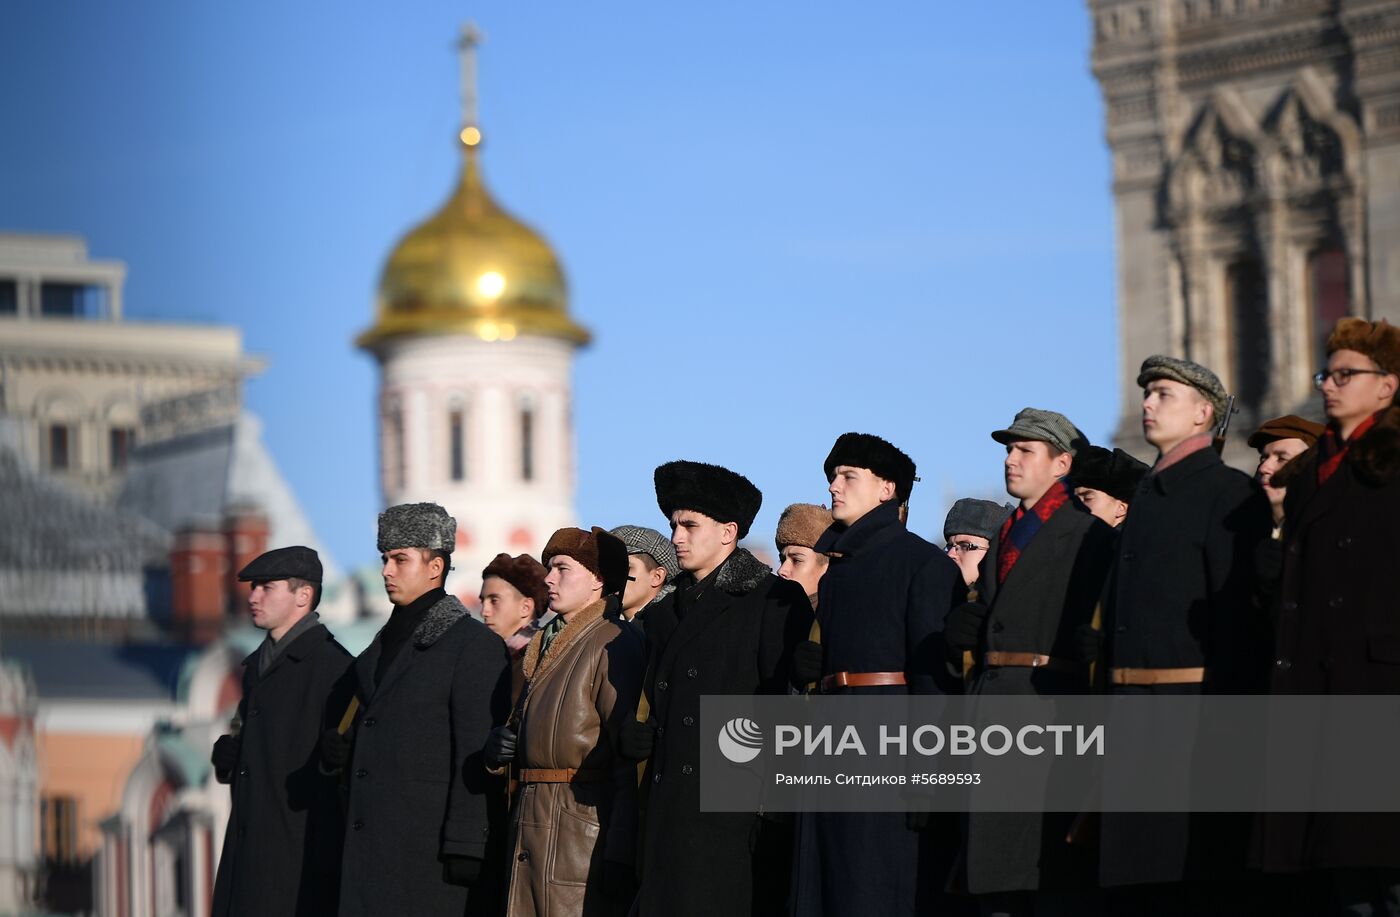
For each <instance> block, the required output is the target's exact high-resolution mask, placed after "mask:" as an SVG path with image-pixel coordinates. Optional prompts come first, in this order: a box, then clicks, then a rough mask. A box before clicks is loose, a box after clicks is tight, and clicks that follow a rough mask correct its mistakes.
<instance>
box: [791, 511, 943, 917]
mask: <svg viewBox="0 0 1400 917" xmlns="http://www.w3.org/2000/svg"><path fill="white" fill-rule="evenodd" d="M816 550H818V551H822V552H830V553H831V554H832V559H831V563H830V565H829V566H828V567H827V571H826V573H825V574H824V575H823V576H822V579H821V583H820V584H819V585H818V587H817V596H818V605H817V607H818V619H819V620H820V622H821V629H822V630H821V632H822V647H823V650H824V652H823V663H822V673H823V674H825V675H829V674H833V673H835V672H904V673H905V678H906V679H907V681H908V685H907V687H905V686H897V685H892V686H881V687H868V688H846V689H843V690H844V691H845V693H848V694H909V693H912V694H946V693H960V692H961V690H962V683H961V681H960V680H959V679H958V678H957V677H956V676H954V675H953V674H952V673H951V672H950V671H949V670H948V667H947V665H946V663H945V661H944V660H945V657H946V652H945V649H944V644H943V619H944V618H945V617H947V615H948V611H949V610H950V609H951V608H952V607H953V606H954V605H955V604H960V603H961V602H962V601H963V600H964V598H965V596H966V592H967V590H966V587H965V586H964V585H963V580H962V574H961V572H960V571H959V570H958V565H957V564H955V563H954V562H953V561H951V560H949V559H948V556H947V555H946V554H945V553H944V552H943V551H941V550H939V549H938V548H936V547H935V546H933V545H931V544H929V543H928V542H927V541H924V540H923V539H922V538H920V537H919V536H918V535H915V534H913V533H912V532H910V531H908V530H907V529H906V528H905V527H904V525H903V524H902V523H901V522H900V521H899V515H898V507H897V506H895V504H894V503H893V502H890V503H882V504H881V505H880V506H878V507H876V508H875V509H873V510H871V511H870V512H868V513H866V514H865V515H864V516H863V517H861V518H860V519H858V520H857V521H856V522H854V523H853V524H851V525H850V526H849V527H843V526H839V525H838V526H832V527H831V528H830V529H828V530H827V532H826V534H824V535H823V536H822V537H821V539H819V540H818V542H817V545H816ZM956 830H957V826H956V821H955V820H954V819H952V818H950V817H946V816H940V815H934V816H933V825H932V826H931V827H930V828H929V829H928V830H926V831H924V832H922V833H916V832H913V831H910V830H909V829H908V828H907V827H905V816H904V813H902V812H839V813H838V812H812V813H801V814H800V815H799V816H798V819H797V853H796V856H795V860H796V862H795V864H794V869H793V872H794V877H795V878H794V888H793V913H794V914H798V915H814V917H815V915H823V914H827V915H843V914H878V915H880V917H898V915H905V914H913V913H915V910H916V908H919V909H924V908H925V907H927V906H933V902H934V901H935V900H936V899H937V897H938V896H939V895H940V894H941V891H942V889H943V887H944V884H945V882H946V880H947V878H948V872H949V868H950V866H951V854H952V849H953V847H954V845H955V843H956Z"/></svg>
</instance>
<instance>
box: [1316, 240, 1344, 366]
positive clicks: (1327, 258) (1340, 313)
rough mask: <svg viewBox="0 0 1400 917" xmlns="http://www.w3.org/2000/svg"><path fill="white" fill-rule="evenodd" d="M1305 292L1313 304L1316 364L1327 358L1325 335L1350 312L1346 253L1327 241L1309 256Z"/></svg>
mask: <svg viewBox="0 0 1400 917" xmlns="http://www.w3.org/2000/svg"><path fill="white" fill-rule="evenodd" d="M1308 296H1309V298H1310V300H1311V302H1310V305H1311V308H1312V338H1313V351H1314V355H1315V358H1316V360H1317V364H1316V365H1317V366H1322V364H1323V363H1325V362H1326V360H1327V335H1328V334H1330V333H1331V332H1332V327H1333V326H1334V325H1336V324H1337V322H1339V321H1341V320H1342V319H1344V318H1346V317H1347V316H1348V315H1350V314H1351V285H1350V284H1349V283H1347V253H1346V252H1345V251H1343V250H1342V248H1341V246H1338V245H1329V246H1327V247H1325V248H1320V249H1318V250H1317V251H1315V252H1313V253H1312V254H1311V255H1309V256H1308Z"/></svg>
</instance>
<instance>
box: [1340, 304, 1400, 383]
mask: <svg viewBox="0 0 1400 917" xmlns="http://www.w3.org/2000/svg"><path fill="white" fill-rule="evenodd" d="M1338 350H1354V351H1356V352H1357V353H1359V354H1363V355H1365V356H1368V357H1370V358H1371V359H1372V360H1375V361H1376V365H1377V366H1379V367H1380V368H1381V369H1383V370H1385V371H1386V372H1388V373H1395V374H1396V375H1400V328H1396V327H1395V326H1394V325H1392V324H1391V323H1390V322H1388V321H1386V320H1385V319H1380V320H1379V321H1374V322H1371V321H1367V320H1366V319H1364V318H1344V319H1342V320H1341V321H1339V322H1337V326H1336V327H1335V328H1333V329H1332V333H1331V334H1329V335H1328V336H1327V355H1328V356H1331V355H1332V354H1334V353H1336V352H1337V351H1338Z"/></svg>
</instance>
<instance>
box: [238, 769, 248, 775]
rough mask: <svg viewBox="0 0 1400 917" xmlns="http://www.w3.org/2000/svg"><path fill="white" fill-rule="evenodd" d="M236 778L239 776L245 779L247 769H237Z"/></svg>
mask: <svg viewBox="0 0 1400 917" xmlns="http://www.w3.org/2000/svg"><path fill="white" fill-rule="evenodd" d="M238 776H240V777H246V776H248V768H246V767H240V768H239V769H238Z"/></svg>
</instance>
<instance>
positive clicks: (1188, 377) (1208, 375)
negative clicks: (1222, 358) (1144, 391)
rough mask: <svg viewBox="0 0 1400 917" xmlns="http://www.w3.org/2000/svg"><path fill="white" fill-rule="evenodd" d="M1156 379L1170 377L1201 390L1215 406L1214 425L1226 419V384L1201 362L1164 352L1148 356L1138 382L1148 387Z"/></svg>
mask: <svg viewBox="0 0 1400 917" xmlns="http://www.w3.org/2000/svg"><path fill="white" fill-rule="evenodd" d="M1156 379H1170V380H1171V381H1173V382H1180V383H1181V384H1182V385H1189V386H1191V387H1192V388H1194V389H1195V390H1196V391H1198V392H1200V393H1201V394H1202V395H1203V396H1204V397H1205V399H1206V400H1207V401H1209V402H1210V405H1211V407H1213V408H1215V418H1214V420H1213V422H1212V425H1213V426H1219V425H1220V422H1221V421H1222V420H1224V419H1225V404H1226V402H1227V401H1228V400H1229V397H1230V396H1229V395H1228V394H1226V392H1225V386H1224V385H1222V384H1221V382H1220V377H1219V376H1217V375H1216V374H1215V373H1213V372H1211V371H1210V370H1208V369H1206V368H1205V367H1204V366H1202V365H1201V364H1199V363H1192V362H1191V361H1190V360H1180V359H1177V358H1176V357H1168V356H1163V355H1162V354H1157V355H1155V356H1151V357H1148V358H1147V359H1146V360H1143V361H1142V369H1141V370H1140V371H1139V372H1138V377H1137V384H1138V385H1139V386H1143V387H1146V385H1147V383H1149V382H1152V381H1154V380H1156Z"/></svg>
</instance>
